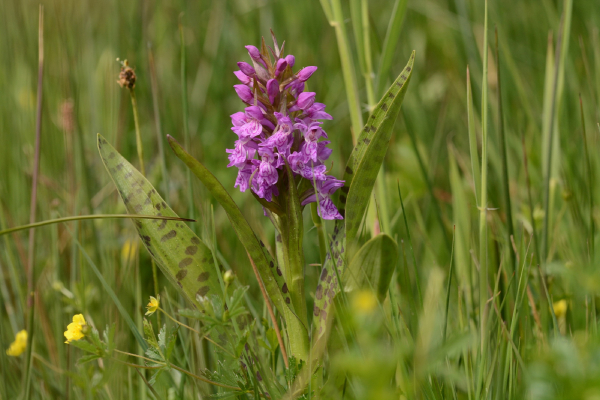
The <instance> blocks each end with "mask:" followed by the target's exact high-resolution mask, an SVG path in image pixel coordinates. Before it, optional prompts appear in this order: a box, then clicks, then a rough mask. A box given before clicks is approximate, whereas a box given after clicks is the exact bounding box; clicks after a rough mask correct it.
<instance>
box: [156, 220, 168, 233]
mask: <svg viewBox="0 0 600 400" xmlns="http://www.w3.org/2000/svg"><path fill="white" fill-rule="evenodd" d="M165 226H167V220H166V219H163V220H162V222H161V223H160V225H159V226H158V230H159V231H160V230H163V229H165Z"/></svg>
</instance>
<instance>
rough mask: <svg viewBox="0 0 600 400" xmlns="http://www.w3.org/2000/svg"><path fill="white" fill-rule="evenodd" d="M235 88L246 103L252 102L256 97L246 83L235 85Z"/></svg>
mask: <svg viewBox="0 0 600 400" xmlns="http://www.w3.org/2000/svg"><path fill="white" fill-rule="evenodd" d="M233 88H234V89H235V92H236V93H237V95H238V96H239V97H240V99H242V101H243V102H244V103H252V100H253V99H254V95H253V94H252V89H250V88H249V87H248V86H246V85H233Z"/></svg>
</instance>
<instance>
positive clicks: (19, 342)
mask: <svg viewBox="0 0 600 400" xmlns="http://www.w3.org/2000/svg"><path fill="white" fill-rule="evenodd" d="M25 349H27V331H26V330H25V329H23V330H22V331H20V332H19V333H17V334H16V336H15V341H14V342H12V343H11V344H10V346H9V347H8V349H7V350H6V354H7V355H9V356H11V357H18V356H20V355H21V354H23V352H25Z"/></svg>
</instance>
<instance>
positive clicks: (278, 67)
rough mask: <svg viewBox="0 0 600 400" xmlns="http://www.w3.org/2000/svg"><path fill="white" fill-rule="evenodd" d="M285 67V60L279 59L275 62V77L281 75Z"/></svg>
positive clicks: (286, 64)
mask: <svg viewBox="0 0 600 400" xmlns="http://www.w3.org/2000/svg"><path fill="white" fill-rule="evenodd" d="M292 57H293V56H292ZM287 66H288V63H287V61H286V60H285V58H280V59H279V60H277V64H276V65H275V76H279V75H281V73H282V72H283V71H285V69H286V68H287Z"/></svg>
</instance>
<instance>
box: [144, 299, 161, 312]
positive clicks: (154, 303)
mask: <svg viewBox="0 0 600 400" xmlns="http://www.w3.org/2000/svg"><path fill="white" fill-rule="evenodd" d="M156 297H157V298H154V297H152V296H150V303H148V305H147V306H146V308H147V309H148V311H146V315H152V314H154V313H155V312H156V310H158V306H159V300H160V296H158V295H157V296H156Z"/></svg>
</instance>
